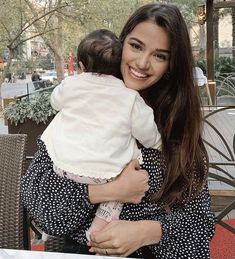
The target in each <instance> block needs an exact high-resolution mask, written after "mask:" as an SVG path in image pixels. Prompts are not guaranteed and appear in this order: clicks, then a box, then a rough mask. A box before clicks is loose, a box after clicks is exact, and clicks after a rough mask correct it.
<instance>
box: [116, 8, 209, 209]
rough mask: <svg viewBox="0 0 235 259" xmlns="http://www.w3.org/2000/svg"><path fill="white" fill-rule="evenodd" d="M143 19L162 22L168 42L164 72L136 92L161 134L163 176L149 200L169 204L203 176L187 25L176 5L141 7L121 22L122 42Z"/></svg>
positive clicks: (194, 190)
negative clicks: (161, 181)
mask: <svg viewBox="0 0 235 259" xmlns="http://www.w3.org/2000/svg"><path fill="white" fill-rule="evenodd" d="M146 21H152V22H154V23H155V24H157V25H158V26H161V27H163V28H164V29H165V30H166V31H167V32H168V34H169V36H170V43H171V47H170V53H171V54H170V64H169V71H168V72H167V73H166V75H164V76H163V77H162V78H161V79H160V80H159V81H158V82H157V83H156V84H155V85H153V86H151V87H149V88H147V89H145V90H144V91H142V92H141V95H142V97H143V98H144V99H145V101H146V103H147V104H149V105H150V106H151V107H152V108H153V111H154V116H155V121H156V123H157V125H158V129H159V131H160V133H161V137H162V154H163V158H164V159H163V160H164V168H165V170H164V181H163V184H162V187H161V189H160V191H159V192H158V193H156V194H155V195H154V197H153V199H154V200H155V201H157V200H160V201H162V202H164V203H165V204H166V205H168V206H172V205H174V204H175V203H182V202H184V201H186V200H189V199H191V198H193V197H195V196H196V195H197V194H198V193H199V192H200V190H201V189H202V187H203V185H204V182H205V180H206V178H207V173H208V158H207V153H206V150H205V147H204V144H203V142H202V137H201V134H202V116H201V108H200V97H199V90H198V87H196V86H195V85H194V81H193V66H194V62H193V57H192V49H191V44H190V39H189V35H188V30H187V26H186V24H185V21H184V19H183V17H182V15H181V13H180V11H179V10H178V8H177V7H176V6H174V5H169V4H167V5H166V4H148V5H145V6H142V7H141V8H139V9H138V10H137V11H136V12H135V13H134V14H133V15H132V16H131V17H130V18H129V20H128V21H127V23H126V25H125V26H124V28H123V30H122V32H121V34H120V40H121V41H122V43H123V42H124V40H125V38H126V36H127V35H128V34H129V33H130V32H131V31H132V30H133V29H134V28H135V26H136V25H137V24H139V23H141V22H146Z"/></svg>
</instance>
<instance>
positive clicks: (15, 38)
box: [9, 0, 68, 47]
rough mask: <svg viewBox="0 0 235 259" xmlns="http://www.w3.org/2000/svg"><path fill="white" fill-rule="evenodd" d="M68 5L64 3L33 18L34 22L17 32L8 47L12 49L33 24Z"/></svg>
mask: <svg viewBox="0 0 235 259" xmlns="http://www.w3.org/2000/svg"><path fill="white" fill-rule="evenodd" d="M24 1H25V2H27V0H24ZM67 6H68V4H67V3H66V4H65V5H62V6H57V7H56V8H54V9H52V10H50V11H48V12H47V13H44V14H43V15H41V16H39V17H37V18H35V19H34V20H32V21H31V22H30V23H28V25H27V26H25V27H24V28H22V30H21V31H19V32H18V34H17V35H16V36H15V37H14V38H13V39H12V41H11V43H10V44H9V47H12V45H13V44H14V42H15V41H16V40H17V39H18V38H19V37H20V36H21V34H22V33H23V32H25V31H26V30H27V29H28V28H30V27H31V26H32V25H33V24H34V23H36V22H37V21H39V20H41V19H42V18H44V17H46V16H48V15H49V14H51V13H54V12H56V11H57V10H59V9H61V8H64V7H67Z"/></svg>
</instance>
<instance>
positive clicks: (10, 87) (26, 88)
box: [1, 79, 35, 98]
mask: <svg viewBox="0 0 235 259" xmlns="http://www.w3.org/2000/svg"><path fill="white" fill-rule="evenodd" d="M33 91H35V89H34V86H33V83H32V82H31V81H30V80H28V79H26V80H18V81H17V82H16V83H3V84H2V87H1V95H2V98H13V97H17V96H20V95H24V94H27V93H32V92H33Z"/></svg>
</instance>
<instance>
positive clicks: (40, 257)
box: [0, 249, 123, 259]
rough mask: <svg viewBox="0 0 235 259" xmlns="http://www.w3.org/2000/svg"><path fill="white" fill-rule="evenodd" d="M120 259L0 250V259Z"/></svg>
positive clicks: (114, 258) (117, 258)
mask: <svg viewBox="0 0 235 259" xmlns="http://www.w3.org/2000/svg"><path fill="white" fill-rule="evenodd" d="M102 258H103V259H120V258H123V257H110V256H95V255H79V254H65V253H52V252H39V251H26V250H13V249H0V259H102Z"/></svg>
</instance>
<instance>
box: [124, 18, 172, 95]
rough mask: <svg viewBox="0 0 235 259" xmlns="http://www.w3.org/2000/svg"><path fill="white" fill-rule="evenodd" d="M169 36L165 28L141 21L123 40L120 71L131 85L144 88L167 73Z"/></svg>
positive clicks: (135, 87) (139, 88) (132, 87)
mask: <svg viewBox="0 0 235 259" xmlns="http://www.w3.org/2000/svg"><path fill="white" fill-rule="evenodd" d="M169 59H170V38H169V35H168V33H167V32H166V31H165V29H164V28H162V27H160V26H158V25H156V24H155V23H153V22H142V23H139V24H138V25H136V27H135V28H134V29H133V30H132V31H131V32H130V33H129V34H128V35H127V37H126V39H125V41H124V43H123V51H122V62H121V72H122V76H123V80H124V83H125V84H126V86H127V87H128V88H131V89H134V90H137V91H138V90H142V89H145V88H148V87H150V86H152V85H153V84H154V83H156V82H158V81H159V80H160V79H161V77H162V76H163V75H164V74H165V73H166V72H167V70H168V67H169Z"/></svg>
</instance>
